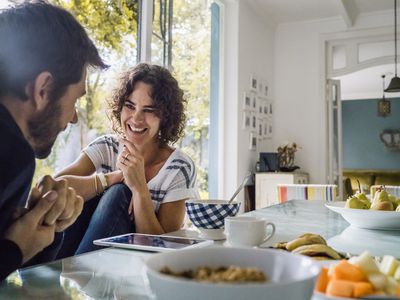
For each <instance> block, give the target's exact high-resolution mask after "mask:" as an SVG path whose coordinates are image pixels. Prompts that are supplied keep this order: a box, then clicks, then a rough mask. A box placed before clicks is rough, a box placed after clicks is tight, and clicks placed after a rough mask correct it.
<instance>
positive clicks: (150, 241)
mask: <svg viewBox="0 0 400 300" xmlns="http://www.w3.org/2000/svg"><path fill="white" fill-rule="evenodd" d="M95 244H98V245H99V244H102V245H110V246H111V245H112V246H116V247H118V246H120V247H127V248H137V249H146V248H148V249H149V250H151V249H152V250H156V249H158V250H156V251H163V250H162V249H165V250H173V249H182V248H186V247H193V246H196V245H199V244H204V245H205V244H209V243H205V241H204V240H201V239H191V238H179V237H173V236H160V235H146V234H137V233H136V234H134V233H132V234H126V235H121V236H116V237H111V238H107V239H102V240H98V241H95ZM199 246H200V245H199Z"/></svg>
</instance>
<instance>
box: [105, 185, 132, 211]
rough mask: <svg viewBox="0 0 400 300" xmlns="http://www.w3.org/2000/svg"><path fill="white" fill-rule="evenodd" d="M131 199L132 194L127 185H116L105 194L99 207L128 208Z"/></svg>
mask: <svg viewBox="0 0 400 300" xmlns="http://www.w3.org/2000/svg"><path fill="white" fill-rule="evenodd" d="M131 198H132V192H131V191H130V189H129V188H128V187H127V186H126V185H125V184H122V183H119V184H114V185H112V186H111V187H110V188H109V189H108V190H107V191H106V192H105V193H104V194H103V196H102V197H101V200H100V203H99V206H98V207H100V208H101V209H104V208H107V209H110V208H118V207H119V208H127V207H129V204H130V202H131Z"/></svg>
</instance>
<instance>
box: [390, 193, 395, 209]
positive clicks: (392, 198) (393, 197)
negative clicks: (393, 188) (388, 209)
mask: <svg viewBox="0 0 400 300" xmlns="http://www.w3.org/2000/svg"><path fill="white" fill-rule="evenodd" d="M389 201H390V202H392V204H393V209H396V207H397V198H396V196H393V195H389Z"/></svg>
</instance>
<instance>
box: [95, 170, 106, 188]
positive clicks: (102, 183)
mask: <svg viewBox="0 0 400 300" xmlns="http://www.w3.org/2000/svg"><path fill="white" fill-rule="evenodd" d="M96 176H97V177H98V178H99V180H100V183H101V186H102V188H103V192H104V191H105V190H106V189H107V188H108V184H107V179H106V176H105V175H104V173H97V174H96Z"/></svg>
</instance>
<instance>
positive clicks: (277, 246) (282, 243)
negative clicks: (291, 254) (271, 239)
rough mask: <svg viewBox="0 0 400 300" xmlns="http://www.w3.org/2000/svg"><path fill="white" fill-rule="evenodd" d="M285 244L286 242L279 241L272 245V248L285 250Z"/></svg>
mask: <svg viewBox="0 0 400 300" xmlns="http://www.w3.org/2000/svg"><path fill="white" fill-rule="evenodd" d="M286 244H287V242H279V243H276V244H275V245H274V248H275V249H282V250H286Z"/></svg>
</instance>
